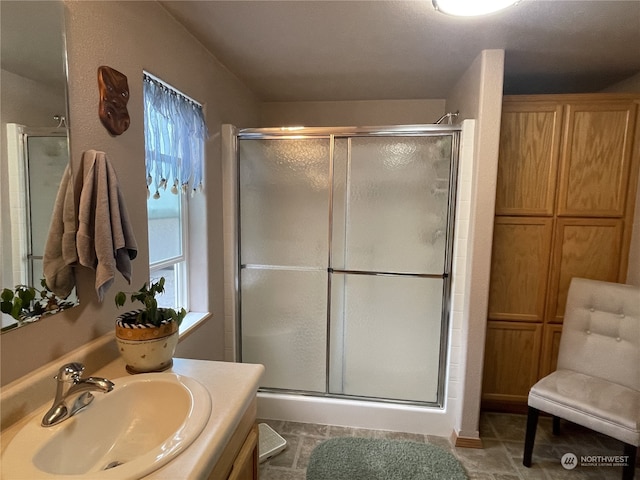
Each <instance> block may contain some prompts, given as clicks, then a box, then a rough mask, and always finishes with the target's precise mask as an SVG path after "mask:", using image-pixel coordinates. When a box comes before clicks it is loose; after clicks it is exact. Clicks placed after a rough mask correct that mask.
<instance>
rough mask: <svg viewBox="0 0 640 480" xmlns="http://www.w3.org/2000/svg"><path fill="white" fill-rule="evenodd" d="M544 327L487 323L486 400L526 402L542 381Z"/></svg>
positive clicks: (483, 385) (484, 398) (539, 325)
mask: <svg viewBox="0 0 640 480" xmlns="http://www.w3.org/2000/svg"><path fill="white" fill-rule="evenodd" d="M541 341H542V325H541V324H538V323H518V322H496V321H489V322H487V337H486V347H485V356H484V373H483V379H482V392H483V393H482V399H483V400H485V401H494V402H495V401H497V402H507V403H509V402H525V403H526V401H527V396H528V395H529V389H530V388H531V386H532V385H533V384H534V383H535V382H536V380H537V378H538V359H539V358H540V344H541Z"/></svg>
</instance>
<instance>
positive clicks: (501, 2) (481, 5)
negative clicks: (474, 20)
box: [432, 0, 519, 17]
mask: <svg viewBox="0 0 640 480" xmlns="http://www.w3.org/2000/svg"><path fill="white" fill-rule="evenodd" d="M432 1H433V7H434V8H435V9H436V10H438V11H439V12H442V13H447V14H449V15H457V16H461V17H473V16H477V15H486V14H488V13H493V12H497V11H498V10H502V9H503V8H507V7H510V6H511V5H515V4H516V3H518V2H519V0H432Z"/></svg>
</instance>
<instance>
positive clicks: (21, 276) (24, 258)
mask: <svg viewBox="0 0 640 480" xmlns="http://www.w3.org/2000/svg"><path fill="white" fill-rule="evenodd" d="M63 8H64V7H63V4H62V1H57V0H56V1H48V0H47V1H29V2H25V1H20V0H2V1H1V2H0V20H1V25H0V35H1V38H0V47H1V53H0V60H1V75H2V77H1V79H0V85H1V104H2V110H1V111H0V114H1V123H2V125H1V136H0V139H1V140H2V141H1V142H0V144H1V145H2V147H1V159H2V162H1V164H0V167H1V168H0V209H2V211H3V213H4V212H9V214H7V215H5V214H3V215H2V224H1V232H2V233H1V235H0V250H1V251H2V256H1V257H0V267H1V274H2V276H1V277H0V280H1V281H0V286H1V287H2V288H1V289H0V290H2V289H9V290H11V291H12V292H13V293H14V294H15V293H20V295H14V298H13V299H12V300H11V301H12V302H14V300H15V299H18V298H20V296H22V298H21V299H20V300H17V301H15V302H14V303H15V305H18V304H19V303H20V302H22V301H24V302H28V300H29V299H30V298H31V296H33V295H35V298H34V300H35V301H38V303H39V304H40V305H41V306H42V308H44V307H43V305H45V304H47V305H48V307H47V309H46V310H40V309H39V308H38V307H36V308H35V309H34V308H31V309H29V311H28V312H27V313H28V314H27V315H26V316H23V321H16V320H15V319H14V318H13V317H12V316H10V315H7V314H5V313H3V314H2V331H3V332H4V331H7V330H10V329H13V328H15V327H17V326H21V325H23V324H28V323H32V322H33V321H35V320H37V319H39V318H40V317H41V316H43V312H45V313H44V314H49V313H56V312H58V311H60V310H61V309H64V308H68V307H70V306H73V305H75V304H76V303H77V298H76V296H75V293H74V292H72V293H71V295H69V297H67V298H66V299H64V300H62V299H58V298H55V296H54V297H52V296H51V295H50V292H49V293H48V292H46V291H45V290H43V286H42V285H41V279H42V278H43V274H42V256H43V252H44V245H45V242H46V238H47V236H48V232H49V223H50V221H51V216H52V211H53V204H54V202H55V199H56V195H57V192H58V188H59V185H60V180H61V179H62V173H63V171H64V170H65V168H66V166H67V164H68V163H69V143H68V129H67V128H66V127H67V125H68V121H67V118H66V117H67V98H66V53H65V47H64V11H63ZM16 285H26V286H27V287H29V288H25V289H22V290H21V292H15V291H14V288H15V286H16ZM25 292H26V293H25ZM8 298H9V297H8V293H7V291H5V290H3V292H2V300H3V301H4V302H7V301H8ZM32 303H33V301H32ZM34 310H35V311H34Z"/></svg>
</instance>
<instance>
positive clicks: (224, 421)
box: [2, 358, 264, 480]
mask: <svg viewBox="0 0 640 480" xmlns="http://www.w3.org/2000/svg"><path fill="white" fill-rule="evenodd" d="M168 371H170V372H174V373H177V374H180V375H185V376H187V377H191V378H193V379H195V380H197V381H198V382H200V383H201V384H202V385H204V386H205V387H206V389H207V390H208V391H209V394H210V395H211V415H210V417H209V420H208V422H207V424H206V426H205V427H204V430H203V431H202V433H201V434H200V435H199V436H198V437H197V438H196V439H195V441H194V442H193V443H192V444H191V445H189V446H188V447H187V448H186V449H185V450H184V451H183V452H182V453H180V454H179V455H178V456H176V458H175V459H173V460H172V461H171V462H169V463H167V464H166V465H164V466H163V467H161V468H160V469H158V470H155V471H154V472H152V473H150V474H149V475H147V476H145V477H144V478H145V479H166V480H176V479H182V478H207V476H208V475H209V473H210V472H211V471H212V470H213V467H214V466H215V464H216V463H217V461H218V460H219V459H220V456H221V455H222V452H223V450H224V448H225V446H226V445H227V443H228V441H229V439H230V438H231V436H232V435H233V433H234V431H235V430H236V428H237V426H238V424H239V422H240V419H241V418H242V415H243V414H244V412H245V411H246V409H247V407H248V406H249V404H250V403H251V401H252V400H253V399H254V398H255V395H256V392H257V389H258V384H259V381H260V377H261V376H262V373H263V371H264V367H263V366H262V365H254V364H244V363H231V362H214V361H208V360H191V359H182V358H174V360H173V367H172V368H171V369H170V370H168ZM87 375H92V376H100V377H106V378H110V379H114V378H119V377H125V376H128V375H129V374H128V373H127V371H126V369H125V364H124V361H123V360H122V359H121V358H117V359H116V360H114V361H112V362H111V363H109V364H107V365H105V366H104V367H102V368H100V369H98V370H97V371H94V372H88V373H87ZM53 393H54V392H53V391H52V392H51V398H53ZM22 424H23V422H22V421H20V422H17V423H16V424H15V425H12V426H10V427H8V428H7V429H6V430H3V431H2V436H3V437H4V438H3V442H2V443H3V447H5V446H6V444H7V443H8V442H9V441H10V439H11V438H12V437H13V436H14V435H15V433H16V432H17V431H18V430H19V429H20V428H21V427H22ZM3 450H4V448H3Z"/></svg>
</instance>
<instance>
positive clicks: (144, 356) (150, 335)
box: [115, 277, 187, 373]
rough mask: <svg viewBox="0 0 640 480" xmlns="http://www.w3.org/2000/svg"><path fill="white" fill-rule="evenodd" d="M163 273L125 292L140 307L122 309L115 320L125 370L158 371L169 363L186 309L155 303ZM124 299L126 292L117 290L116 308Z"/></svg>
mask: <svg viewBox="0 0 640 480" xmlns="http://www.w3.org/2000/svg"><path fill="white" fill-rule="evenodd" d="M164 282H165V279H164V277H160V279H159V280H158V281H157V282H151V284H150V285H149V286H147V284H146V283H145V284H144V285H143V286H142V288H140V290H138V291H136V292H129V295H130V299H131V302H132V303H133V302H140V303H141V304H142V305H143V307H144V308H140V309H138V310H132V311H129V312H126V313H123V314H122V315H120V316H119V317H118V319H117V320H116V342H117V344H118V349H119V350H120V354H121V355H122V357H123V358H124V360H125V362H126V364H127V371H128V372H129V373H144V372H161V371H163V370H166V369H168V368H170V367H171V365H173V354H174V352H175V349H176V345H177V344H178V328H179V327H180V324H181V323H182V320H183V319H184V317H185V315H186V314H187V312H186V311H185V309H184V308H182V309H180V310H179V311H176V310H174V309H173V308H167V307H158V301H157V300H156V295H159V294H161V293H163V292H164ZM126 301H127V293H125V292H118V293H117V294H116V296H115V302H116V305H117V306H118V308H120V307H122V306H123V305H124V304H125V302H126Z"/></svg>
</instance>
